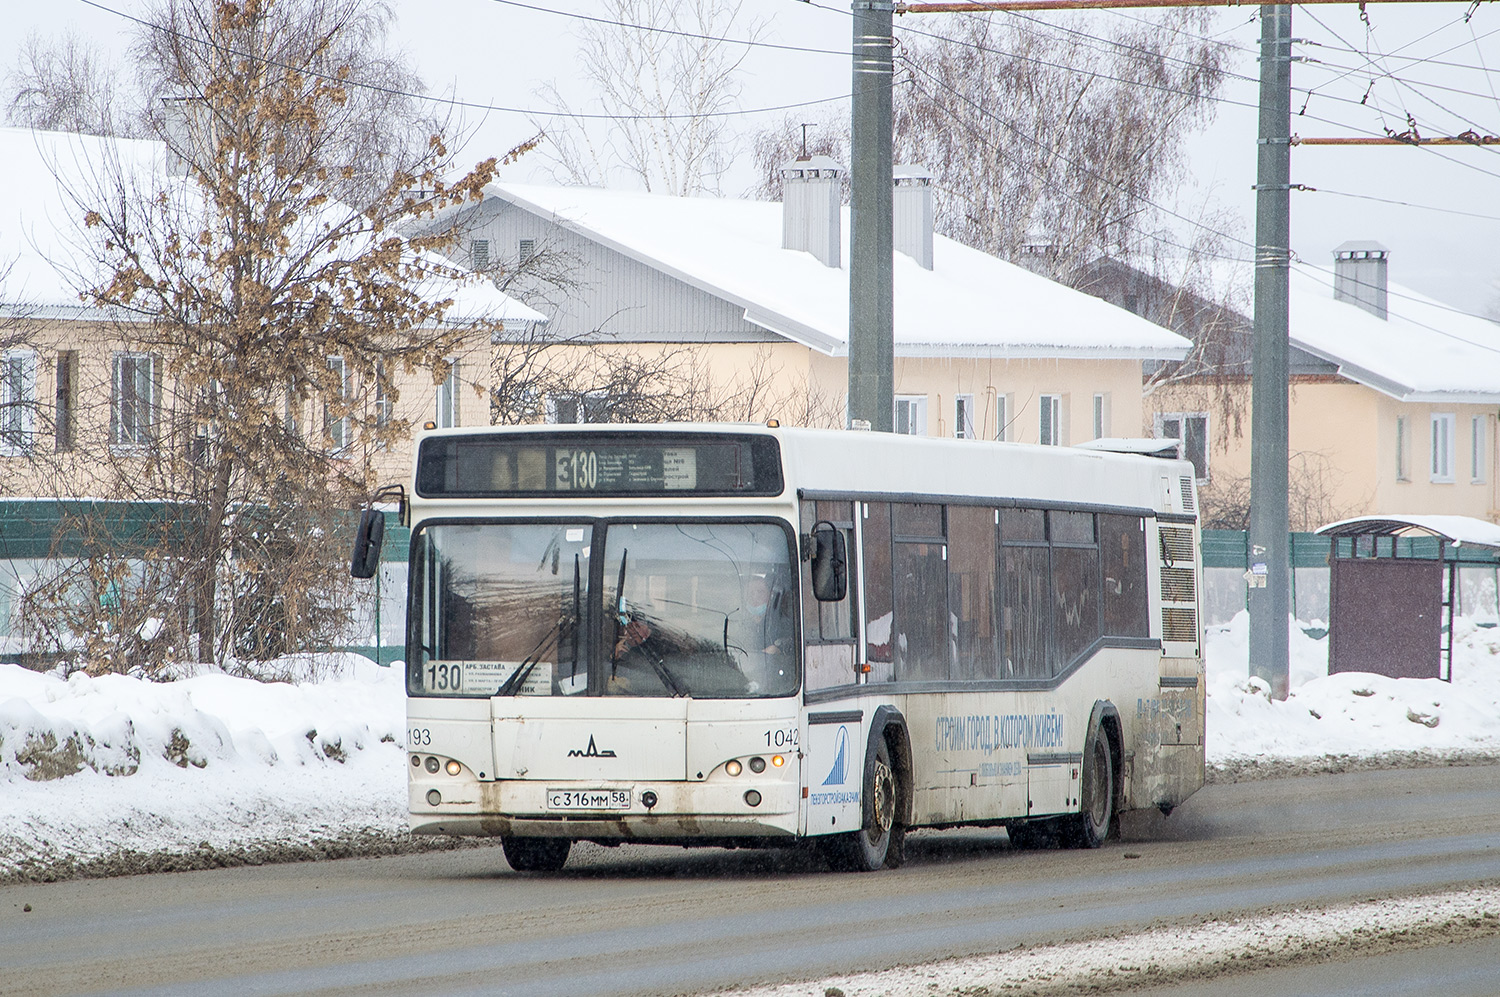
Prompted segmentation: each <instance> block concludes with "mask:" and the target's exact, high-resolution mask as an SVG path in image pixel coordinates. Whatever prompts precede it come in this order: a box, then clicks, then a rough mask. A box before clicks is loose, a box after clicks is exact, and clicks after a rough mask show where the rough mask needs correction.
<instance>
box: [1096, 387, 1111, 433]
mask: <svg viewBox="0 0 1500 997" xmlns="http://www.w3.org/2000/svg"><path fill="white" fill-rule="evenodd" d="M1108 435H1109V395H1107V394H1104V393H1102V392H1101V393H1098V394H1095V395H1094V439H1096V440H1102V439H1104V438H1105V437H1106V436H1108Z"/></svg>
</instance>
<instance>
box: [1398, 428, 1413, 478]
mask: <svg viewBox="0 0 1500 997" xmlns="http://www.w3.org/2000/svg"><path fill="white" fill-rule="evenodd" d="M1396 480H1397V481H1410V480H1411V426H1410V423H1409V420H1408V419H1407V418H1406V416H1404V415H1398V416H1396Z"/></svg>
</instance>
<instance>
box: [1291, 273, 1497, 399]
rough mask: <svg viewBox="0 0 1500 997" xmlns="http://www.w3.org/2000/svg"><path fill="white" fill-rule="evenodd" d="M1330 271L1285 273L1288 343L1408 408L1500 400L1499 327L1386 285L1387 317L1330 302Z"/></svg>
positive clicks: (1349, 304)
mask: <svg viewBox="0 0 1500 997" xmlns="http://www.w3.org/2000/svg"><path fill="white" fill-rule="evenodd" d="M1334 282H1335V277H1334V272H1333V270H1332V269H1325V268H1322V267H1313V266H1309V265H1306V264H1299V265H1296V266H1294V267H1293V268H1292V275H1291V305H1290V310H1291V341H1292V345H1294V346H1296V347H1298V348H1300V349H1302V350H1305V351H1306V352H1308V353H1310V354H1312V355H1313V356H1316V357H1320V358H1321V359H1323V360H1326V361H1328V362H1329V363H1331V364H1333V365H1334V366H1336V367H1337V368H1338V372H1339V373H1340V374H1342V375H1343V376H1345V377H1347V378H1349V379H1350V380H1353V381H1358V382H1359V383H1361V384H1364V385H1367V386H1368V387H1371V388H1374V389H1375V390H1377V391H1380V392H1383V393H1384V394H1387V395H1390V396H1391V397H1392V398H1396V399H1399V400H1401V401H1406V402H1449V403H1454V404H1459V403H1466V402H1472V403H1479V404H1493V403H1497V402H1500V325H1497V324H1496V323H1494V322H1491V321H1489V320H1488V319H1484V318H1480V317H1478V316H1475V315H1469V314H1466V313H1464V312H1461V311H1459V310H1457V309H1455V308H1452V307H1450V306H1448V305H1444V304H1442V303H1441V302H1439V301H1435V300H1433V299H1432V298H1429V297H1427V296H1426V295H1424V294H1421V293H1419V292H1417V291H1413V290H1411V289H1410V288H1407V287H1402V286H1401V285H1399V284H1385V285H1383V287H1384V289H1385V290H1386V308H1385V312H1386V317H1385V318H1380V317H1379V316H1378V315H1377V314H1374V313H1373V312H1372V311H1370V310H1369V309H1367V308H1365V307H1362V306H1361V305H1360V304H1358V303H1356V302H1354V301H1350V300H1335V292H1334Z"/></svg>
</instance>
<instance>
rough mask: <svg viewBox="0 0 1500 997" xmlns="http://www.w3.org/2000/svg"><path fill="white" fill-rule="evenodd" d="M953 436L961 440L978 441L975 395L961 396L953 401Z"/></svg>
mask: <svg viewBox="0 0 1500 997" xmlns="http://www.w3.org/2000/svg"><path fill="white" fill-rule="evenodd" d="M953 435H954V436H956V437H958V438H959V439H960V440H973V439H978V434H976V433H975V432H974V396H973V395H959V396H957V397H956V398H955V399H954V400H953Z"/></svg>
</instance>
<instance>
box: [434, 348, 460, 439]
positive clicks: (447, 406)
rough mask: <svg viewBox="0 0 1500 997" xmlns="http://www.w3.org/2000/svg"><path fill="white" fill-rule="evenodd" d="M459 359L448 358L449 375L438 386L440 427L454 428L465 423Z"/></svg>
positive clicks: (438, 421) (438, 422)
mask: <svg viewBox="0 0 1500 997" xmlns="http://www.w3.org/2000/svg"><path fill="white" fill-rule="evenodd" d="M458 368H459V360H458V358H457V357H451V358H449V360H448V376H447V377H445V378H443V380H442V381H441V382H440V383H439V384H438V386H437V420H436V421H437V424H438V428H439V429H454V428H456V427H458V426H461V425H463V420H462V418H461V417H462V415H463V411H462V408H463V406H462V404H461V402H460V399H461V398H462V396H463V391H462V387H463V383H462V381H461V380H460V378H459V373H458Z"/></svg>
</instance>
